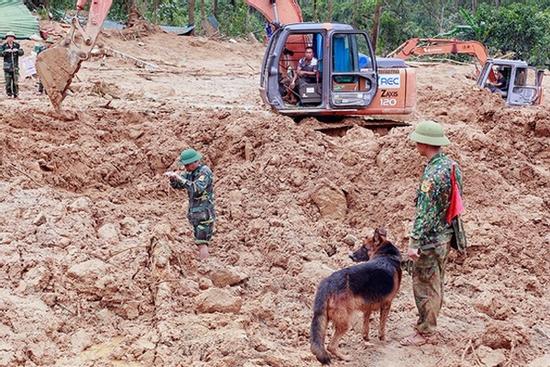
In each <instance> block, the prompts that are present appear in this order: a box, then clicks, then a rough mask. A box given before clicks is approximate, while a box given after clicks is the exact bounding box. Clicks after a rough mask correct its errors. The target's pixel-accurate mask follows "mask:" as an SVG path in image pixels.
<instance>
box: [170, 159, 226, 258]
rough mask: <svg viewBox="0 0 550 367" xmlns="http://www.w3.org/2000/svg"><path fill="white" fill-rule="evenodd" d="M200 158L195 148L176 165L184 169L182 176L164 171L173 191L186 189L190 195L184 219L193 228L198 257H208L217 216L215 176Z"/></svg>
mask: <svg viewBox="0 0 550 367" xmlns="http://www.w3.org/2000/svg"><path fill="white" fill-rule="evenodd" d="M201 158H202V155H201V154H200V153H199V152H197V151H196V150H194V149H186V150H184V151H183V152H181V154H180V158H179V163H180V164H182V165H184V166H185V170H186V171H187V172H185V173H182V174H180V173H176V172H166V173H165V175H166V176H168V177H169V178H170V185H171V186H172V187H173V188H174V189H185V190H187V194H188V196H189V208H188V210H187V218H188V219H189V222H190V223H191V225H192V226H193V232H194V236H195V243H196V244H197V245H198V246H199V257H200V259H202V260H204V259H206V258H207V257H208V245H209V244H210V241H211V239H212V234H213V232H214V222H215V220H216V213H215V210H214V176H213V174H212V171H211V170H210V168H208V166H207V165H205V164H203V163H202V162H201Z"/></svg>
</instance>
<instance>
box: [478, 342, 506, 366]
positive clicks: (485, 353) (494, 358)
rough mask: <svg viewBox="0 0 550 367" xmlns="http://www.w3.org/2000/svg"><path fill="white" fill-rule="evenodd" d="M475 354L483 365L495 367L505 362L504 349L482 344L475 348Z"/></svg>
mask: <svg viewBox="0 0 550 367" xmlns="http://www.w3.org/2000/svg"><path fill="white" fill-rule="evenodd" d="M477 354H478V355H479V359H480V360H481V363H483V366H484V367H497V366H502V364H503V363H504V362H506V356H505V355H504V349H497V350H493V349H491V348H489V347H486V346H484V345H482V346H480V347H479V348H478V349H477Z"/></svg>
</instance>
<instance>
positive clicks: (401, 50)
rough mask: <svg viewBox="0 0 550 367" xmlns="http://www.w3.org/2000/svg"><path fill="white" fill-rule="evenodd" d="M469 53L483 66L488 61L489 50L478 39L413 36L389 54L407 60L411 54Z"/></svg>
mask: <svg viewBox="0 0 550 367" xmlns="http://www.w3.org/2000/svg"><path fill="white" fill-rule="evenodd" d="M445 54H467V55H470V56H473V57H475V58H477V59H478V60H479V63H480V64H481V66H483V65H484V64H485V62H487V59H488V58H489V51H487V47H485V46H484V45H483V44H482V43H480V42H478V41H462V40H457V39H444V38H411V39H410V40H407V41H405V42H403V43H402V44H401V45H400V46H399V47H398V48H396V49H395V50H394V51H392V52H391V53H390V54H388V57H397V58H399V59H403V60H406V59H408V58H409V57H411V56H425V55H445Z"/></svg>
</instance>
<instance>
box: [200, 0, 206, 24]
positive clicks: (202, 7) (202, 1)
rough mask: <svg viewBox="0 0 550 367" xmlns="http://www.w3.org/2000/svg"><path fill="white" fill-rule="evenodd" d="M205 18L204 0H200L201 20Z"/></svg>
mask: <svg viewBox="0 0 550 367" xmlns="http://www.w3.org/2000/svg"><path fill="white" fill-rule="evenodd" d="M205 19H206V9H205V8H204V0H201V22H202V21H203V20H205Z"/></svg>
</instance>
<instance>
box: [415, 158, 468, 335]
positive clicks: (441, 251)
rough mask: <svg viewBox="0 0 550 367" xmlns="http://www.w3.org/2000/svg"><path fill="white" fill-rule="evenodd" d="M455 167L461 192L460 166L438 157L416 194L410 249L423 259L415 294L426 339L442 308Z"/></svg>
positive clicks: (426, 170)
mask: <svg viewBox="0 0 550 367" xmlns="http://www.w3.org/2000/svg"><path fill="white" fill-rule="evenodd" d="M453 164H455V170H456V178H457V183H458V185H459V187H460V190H461V191H462V176H461V173H460V169H459V167H458V165H457V164H456V163H455V162H454V161H452V160H451V159H450V158H448V157H447V156H446V155H445V154H443V153H437V154H436V155H435V156H433V157H432V159H431V160H430V161H429V162H428V164H427V165H426V167H425V168H424V174H423V175H422V181H421V183H420V187H419V189H418V190H417V194H416V215H415V219H414V223H413V228H412V231H411V235H410V237H411V241H410V244H409V247H411V248H412V249H420V258H419V259H418V260H417V261H415V262H414V266H413V293H414V298H415V302H416V307H417V308H418V313H419V319H418V322H417V325H416V329H417V330H418V332H420V333H421V334H424V335H429V334H432V333H433V332H434V329H435V327H436V325H437V316H438V314H439V311H440V309H441V306H442V304H443V283H444V278H445V263H446V261H447V255H448V252H449V247H450V245H449V243H450V240H451V235H452V228H451V226H450V225H448V224H447V222H446V219H445V216H446V213H447V208H448V207H449V199H450V193H451V168H452V165H453Z"/></svg>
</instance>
